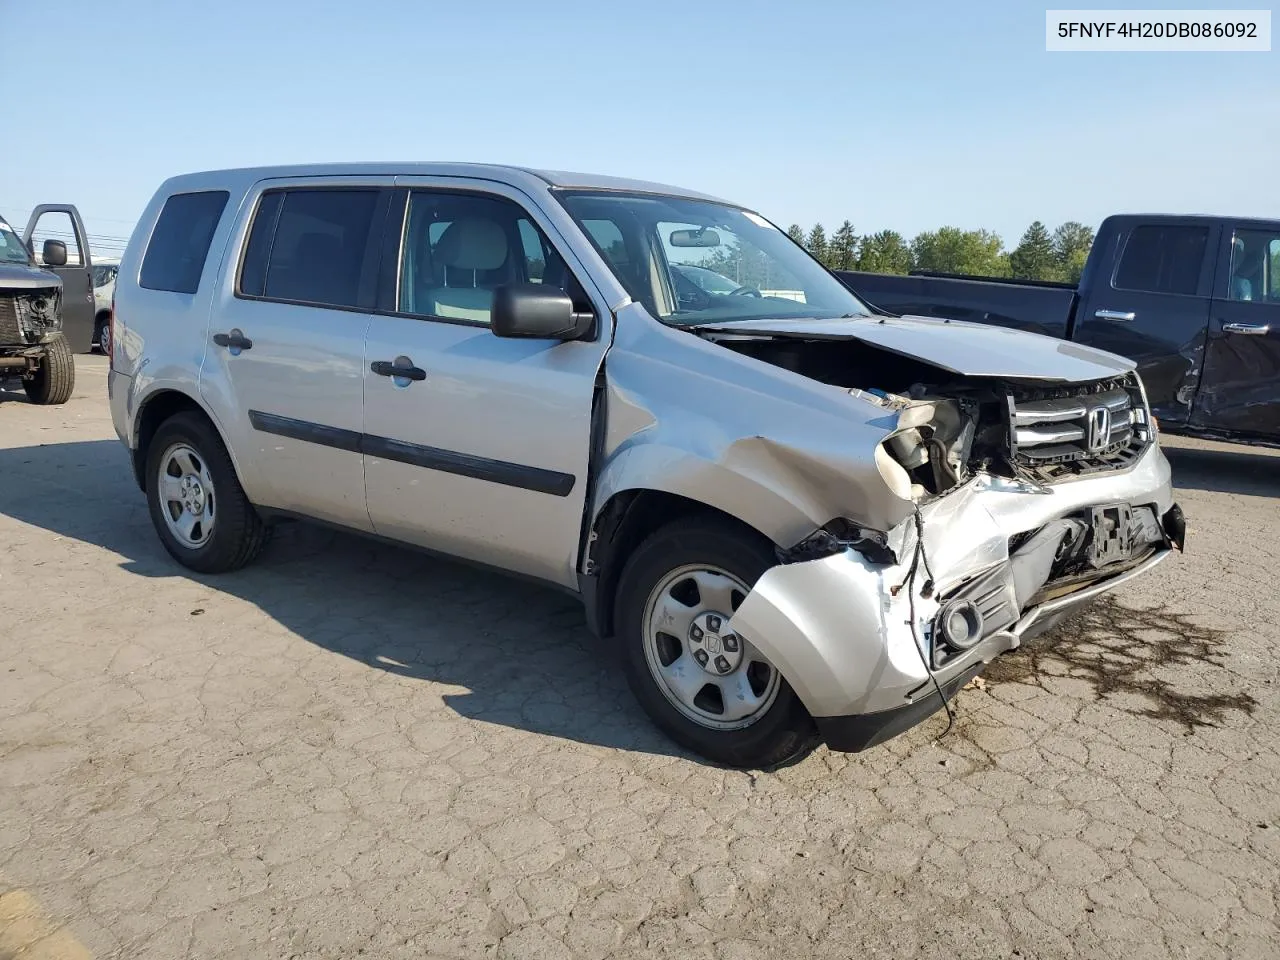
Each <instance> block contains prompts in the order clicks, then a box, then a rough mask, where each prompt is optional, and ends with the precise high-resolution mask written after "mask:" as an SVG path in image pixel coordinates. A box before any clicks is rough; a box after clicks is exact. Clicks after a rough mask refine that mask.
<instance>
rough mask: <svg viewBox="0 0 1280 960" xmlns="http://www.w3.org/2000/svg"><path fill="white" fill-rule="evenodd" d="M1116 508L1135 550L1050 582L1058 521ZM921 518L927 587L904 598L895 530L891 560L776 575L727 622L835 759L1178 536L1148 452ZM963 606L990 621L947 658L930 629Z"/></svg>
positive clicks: (971, 491) (1155, 460) (985, 491)
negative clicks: (1138, 525)
mask: <svg viewBox="0 0 1280 960" xmlns="http://www.w3.org/2000/svg"><path fill="white" fill-rule="evenodd" d="M1118 503H1123V504H1129V505H1132V507H1133V508H1134V512H1135V513H1137V512H1139V511H1141V512H1143V513H1144V515H1145V516H1147V517H1149V518H1151V521H1150V522H1149V523H1147V525H1146V527H1145V528H1144V529H1143V533H1142V535H1143V537H1144V540H1143V544H1144V545H1143V546H1142V548H1141V549H1136V548H1135V550H1134V552H1133V555H1132V559H1130V560H1125V561H1123V562H1116V563H1114V564H1110V565H1108V566H1105V567H1102V568H1100V569H1098V570H1097V571H1096V572H1095V573H1094V574H1093V575H1092V576H1091V577H1090V578H1087V579H1085V578H1082V579H1081V580H1080V581H1078V582H1064V581H1062V580H1061V579H1053V578H1052V577H1051V574H1050V565H1051V562H1052V561H1053V559H1054V556H1055V553H1056V550H1057V547H1058V545H1059V544H1060V543H1061V540H1062V531H1065V530H1066V529H1067V528H1068V527H1070V526H1071V523H1072V521H1071V520H1069V519H1067V518H1070V517H1073V516H1077V515H1079V513H1080V512H1081V511H1089V510H1091V509H1092V508H1094V507H1100V506H1103V505H1114V504H1118ZM922 517H923V522H924V544H925V556H926V557H927V559H928V562H929V568H930V571H931V573H932V577H933V583H932V584H927V581H928V579H929V577H928V576H926V575H925V574H924V572H923V570H921V571H918V573H917V576H916V578H915V581H914V587H908V586H906V584H907V583H908V580H909V573H910V561H911V558H912V556H913V554H914V551H915V533H914V527H913V526H912V525H911V524H910V523H908V524H907V529H906V530H905V531H903V530H898V531H894V533H897V534H898V543H897V544H895V549H896V550H897V556H898V558H899V562H897V563H894V564H883V563H880V564H877V563H873V562H871V561H869V560H868V559H867V558H866V557H864V556H863V555H861V554H860V553H857V552H856V551H854V550H845V551H843V552H842V553H837V554H834V555H832V556H828V557H824V558H822V559H818V560H809V561H804V562H799V563H788V564H780V565H779V566H776V567H773V568H771V569H770V570H768V571H766V572H765V574H764V575H763V576H762V577H761V578H760V579H759V580H758V581H757V583H756V585H755V587H754V588H753V589H752V591H751V593H750V594H748V596H747V598H746V599H745V600H744V601H743V603H742V605H741V606H740V607H739V609H738V611H737V612H736V613H735V614H734V617H733V620H732V622H731V626H732V628H733V629H734V631H735V632H737V633H740V634H741V635H742V636H743V637H746V638H747V639H749V640H750V641H751V643H752V644H753V645H754V646H755V647H756V648H757V649H759V650H760V651H761V653H763V654H764V655H765V656H766V657H768V658H769V660H770V661H771V662H772V663H773V664H774V665H775V666H776V667H777V668H778V670H779V671H780V672H781V673H782V675H783V676H784V677H786V679H787V681H788V682H789V683H790V684H791V686H792V688H793V689H794V690H795V691H796V694H797V696H798V697H799V698H800V700H801V701H802V702H803V703H804V705H805V707H806V708H807V709H808V711H809V713H810V715H812V716H813V717H814V719H815V721H816V722H817V723H818V726H819V729H820V730H821V731H822V732H823V735H824V736H825V737H826V738H827V742H828V744H829V745H830V746H831V747H832V748H833V749H840V750H858V749H864V748H865V747H867V746H871V745H874V744H876V743H879V742H881V741H883V740H885V739H887V738H889V737H891V736H894V735H895V734H897V733H900V732H901V731H902V730H905V729H906V728H907V727H909V726H911V725H913V724H914V723H917V722H919V721H920V720H921V719H923V718H924V717H926V716H928V715H929V714H930V713H932V712H934V711H935V710H938V709H939V708H940V707H941V706H942V700H941V699H939V697H938V694H937V691H936V689H935V687H934V681H935V680H936V681H937V683H938V685H939V686H941V687H942V688H943V692H944V694H945V695H946V696H950V695H952V694H954V692H955V690H957V689H959V687H960V686H963V684H964V683H965V682H966V681H967V680H968V679H970V678H971V677H972V676H974V675H976V674H977V673H978V672H980V671H981V670H982V668H983V666H984V665H985V664H987V663H990V662H991V660H992V659H994V658H995V657H997V656H999V655H1000V654H1001V653H1003V652H1005V651H1006V650H1009V649H1011V648H1013V647H1016V646H1017V645H1018V644H1019V643H1020V642H1021V641H1022V639H1023V638H1024V637H1030V636H1033V635H1035V634H1036V633H1039V632H1041V631H1043V630H1045V629H1048V628H1049V627H1051V626H1052V625H1053V624H1054V623H1056V622H1058V621H1059V620H1061V619H1062V618H1063V617H1065V616H1068V615H1069V614H1070V613H1071V612H1072V611H1074V610H1075V609H1077V608H1078V607H1079V606H1081V605H1083V604H1085V603H1088V602H1089V601H1090V600H1092V599H1094V598H1095V597H1097V596H1099V595H1101V594H1102V593H1105V592H1107V591H1108V590H1112V589H1115V588H1116V587H1117V586H1119V585H1120V584H1122V583H1124V582H1126V581H1128V580H1130V579H1132V578H1134V577H1137V576H1140V575H1141V574H1143V573H1145V572H1147V571H1148V570H1150V569H1152V568H1153V567H1154V566H1156V565H1157V564H1158V563H1160V562H1161V561H1163V560H1164V559H1165V558H1166V557H1167V556H1168V555H1169V553H1170V552H1171V551H1172V550H1173V549H1174V548H1175V546H1177V545H1180V542H1181V538H1182V533H1183V527H1182V520H1181V512H1180V511H1177V510H1176V507H1175V505H1174V503H1173V500H1172V492H1171V488H1170V484H1169V465H1168V462H1167V461H1166V460H1165V458H1164V455H1163V454H1162V453H1161V452H1160V450H1159V448H1158V447H1154V446H1153V447H1152V448H1151V449H1150V450H1148V451H1147V452H1146V453H1145V454H1144V455H1143V457H1142V458H1141V459H1140V460H1139V462H1138V463H1137V464H1135V466H1134V467H1133V468H1132V469H1131V470H1129V471H1126V472H1124V473H1122V474H1114V475H1104V476H1099V477H1095V478H1089V479H1085V480H1080V481H1076V482H1073V483H1066V484H1061V485H1058V486H1056V487H1053V488H1050V489H1049V490H1048V492H1040V493H1036V492H1032V491H1031V490H1030V489H1029V488H1027V487H1026V486H1023V485H1021V484H1018V483H1016V482H1014V481H1005V480H1001V479H1000V478H993V477H979V478H977V479H976V480H974V481H972V482H971V483H970V484H968V485H967V486H966V487H965V488H963V489H961V490H957V491H955V492H954V493H952V494H950V495H948V496H946V497H943V498H940V499H939V500H936V501H934V502H933V503H931V504H929V505H928V506H926V507H925V508H923V510H922ZM1055 537H1056V539H1055ZM1011 538H1013V539H1012V540H1011ZM1011 542H1012V543H1013V553H1012V554H1011V552H1010V544H1011ZM968 596H971V597H974V598H975V599H977V600H979V601H980V603H979V605H980V606H981V605H982V604H987V607H985V608H984V613H985V610H987V609H992V607H991V604H996V605H998V608H999V611H1000V612H999V613H998V614H991V615H986V616H984V620H983V624H984V625H983V629H982V633H981V638H980V639H978V640H977V641H976V643H974V644H973V645H972V646H970V647H968V648H967V649H963V650H957V649H950V648H947V647H946V645H945V644H943V643H942V642H941V641H940V640H938V638H936V637H935V636H934V633H935V628H934V625H935V621H936V619H937V618H938V614H939V613H940V611H941V610H942V609H943V605H944V604H946V603H949V602H951V600H952V599H954V598H964V597H968ZM992 598H994V599H992Z"/></svg>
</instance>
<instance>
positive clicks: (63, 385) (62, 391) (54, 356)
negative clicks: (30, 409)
mask: <svg viewBox="0 0 1280 960" xmlns="http://www.w3.org/2000/svg"><path fill="white" fill-rule="evenodd" d="M22 387H23V389H24V390H26V391H27V399H28V400H30V401H31V402H32V403H35V404H39V405H40V406H42V407H43V406H51V405H55V404H60V403H66V402H67V401H68V400H70V399H71V394H72V392H74V390H75V388H76V361H75V357H73V356H72V355H71V347H70V345H69V344H68V343H67V338H66V337H64V336H63V335H62V334H58V335H57V336H56V337H54V338H53V339H52V340H50V341H49V342H48V343H47V344H46V345H45V350H44V356H42V357H41V358H40V366H39V367H37V368H36V372H35V374H34V375H33V376H31V377H30V378H28V379H26V380H23V381H22Z"/></svg>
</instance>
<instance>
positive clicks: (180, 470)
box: [146, 413, 269, 573]
mask: <svg viewBox="0 0 1280 960" xmlns="http://www.w3.org/2000/svg"><path fill="white" fill-rule="evenodd" d="M146 481H147V506H148V508H149V509H150V512H151V522H152V524H153V525H154V526H155V528H156V533H158V534H159V535H160V542H161V543H163V544H164V547H165V549H166V550H168V551H169V554H170V556H172V557H173V558H174V559H175V560H177V561H178V562H179V563H180V564H182V565H183V566H184V567H189V568H191V569H192V570H196V571H198V572H200V573H226V572H228V571H231V570H238V569H239V568H240V567H243V566H244V565H245V564H247V563H249V562H250V561H251V560H253V559H254V558H255V557H256V556H257V555H258V554H259V553H260V552H261V551H262V548H263V546H264V545H265V544H266V542H267V536H268V533H269V528H268V527H267V526H266V524H264V523H263V522H262V518H261V517H259V516H258V512H257V511H256V510H254V508H253V504H251V503H250V502H249V498H248V497H246V496H245V493H244V489H243V488H242V487H241V486H240V480H239V478H237V477H236V471H235V467H233V466H232V464H231V457H230V456H229V455H228V453H227V448H226V447H225V446H223V443H222V439H221V438H220V437H219V436H218V433H217V431H216V430H214V428H213V426H212V425H211V424H210V423H209V422H208V421H207V420H206V419H205V418H204V417H202V416H200V415H198V414H195V413H179V414H176V415H175V416H173V417H170V418H169V419H168V420H166V421H165V422H164V423H162V424H161V425H160V428H159V429H158V430H156V433H155V436H154V437H152V439H151V445H150V447H149V448H148V452H147V473H146Z"/></svg>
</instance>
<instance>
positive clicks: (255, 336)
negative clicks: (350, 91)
mask: <svg viewBox="0 0 1280 960" xmlns="http://www.w3.org/2000/svg"><path fill="white" fill-rule="evenodd" d="M390 185H391V179H390V178H386V177H384V178H377V177H373V178H369V177H365V178H337V177H326V178H324V180H323V181H322V185H321V183H318V182H317V181H316V180H315V179H309V180H295V181H272V182H269V183H267V184H263V185H260V187H259V188H258V192H256V195H253V196H251V197H250V198H249V203H248V204H247V208H248V209H247V212H246V214H245V216H244V222H243V223H242V224H241V225H240V226H239V228H238V230H237V232H236V233H235V234H234V235H233V240H232V245H231V251H230V254H229V256H228V257H227V258H226V262H225V263H224V264H223V275H222V279H221V281H220V283H219V286H218V291H217V294H216V297H215V299H214V303H213V310H212V314H211V322H210V324H209V342H208V344H207V353H206V354H205V362H204V365H203V367H202V369H201V377H200V392H201V395H202V396H203V397H204V398H205V400H206V402H207V403H208V404H209V406H210V407H211V408H212V409H214V410H215V411H217V413H218V415H219V418H220V420H221V425H222V427H223V429H224V431H225V432H226V435H227V437H228V439H229V441H230V443H231V444H232V446H234V447H235V449H236V450H237V452H238V453H239V460H240V463H241V465H242V474H243V475H244V477H245V480H246V484H245V486H246V489H247V490H248V492H249V496H250V499H252V500H253V501H254V502H255V503H258V504H261V505H263V506H268V507H275V508H277V509H280V510H286V511H290V512H294V513H298V514H302V515H305V516H309V517H315V518H317V519H320V520H326V521H329V522H331V523H336V524H341V525H343V526H347V527H352V528H355V529H358V530H364V531H369V530H371V529H372V527H371V525H370V523H369V515H368V512H367V511H366V509H365V502H364V467H363V464H362V462H361V455H360V436H361V430H362V427H363V415H364V411H363V404H364V375H363V369H364V337H365V331H366V329H367V328H368V325H369V318H370V311H371V310H372V308H373V305H374V301H375V297H376V284H377V264H378V248H379V242H380V239H381V235H382V226H383V221H384V219H385V216H386V209H387V202H388V200H389V197H390V190H389V187H390ZM250 487H252V489H249V488H250Z"/></svg>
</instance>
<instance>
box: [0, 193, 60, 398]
mask: <svg viewBox="0 0 1280 960" xmlns="http://www.w3.org/2000/svg"><path fill="white" fill-rule="evenodd" d="M53 209H54V208H52V207H40V208H38V209H37V211H36V213H35V214H33V215H32V222H33V223H34V222H35V220H36V219H37V216H36V215H37V214H40V213H41V212H45V211H50V210H53ZM57 209H59V210H61V211H65V210H68V209H71V208H57ZM78 216H79V215H78V214H77V219H78ZM28 237H30V231H28ZM41 254H42V258H41V259H42V260H43V266H42V265H37V263H36V261H35V258H34V257H33V256H32V255H31V249H30V247H29V246H28V241H27V240H24V239H23V238H22V237H20V236H18V233H17V231H16V230H14V229H13V227H11V226H9V224H8V223H7V222H6V221H5V219H4V218H3V217H0V385H3V384H4V383H5V382H6V381H8V380H13V379H18V380H21V381H22V386H23V389H24V390H25V391H26V394H27V397H28V399H30V400H31V402H32V403H38V404H60V403H66V402H67V401H68V400H70V399H71V393H72V391H73V390H75V384H76V368H75V361H74V359H73V358H72V356H71V347H70V346H69V345H68V343H67V339H66V337H65V336H64V335H63V330H62V301H63V281H62V278H61V277H60V276H58V274H57V273H56V272H54V271H55V270H56V268H58V267H63V266H65V265H66V263H67V245H66V243H64V242H63V241H61V240H53V239H50V240H46V241H45V242H44V247H43V249H42V250H41Z"/></svg>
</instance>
